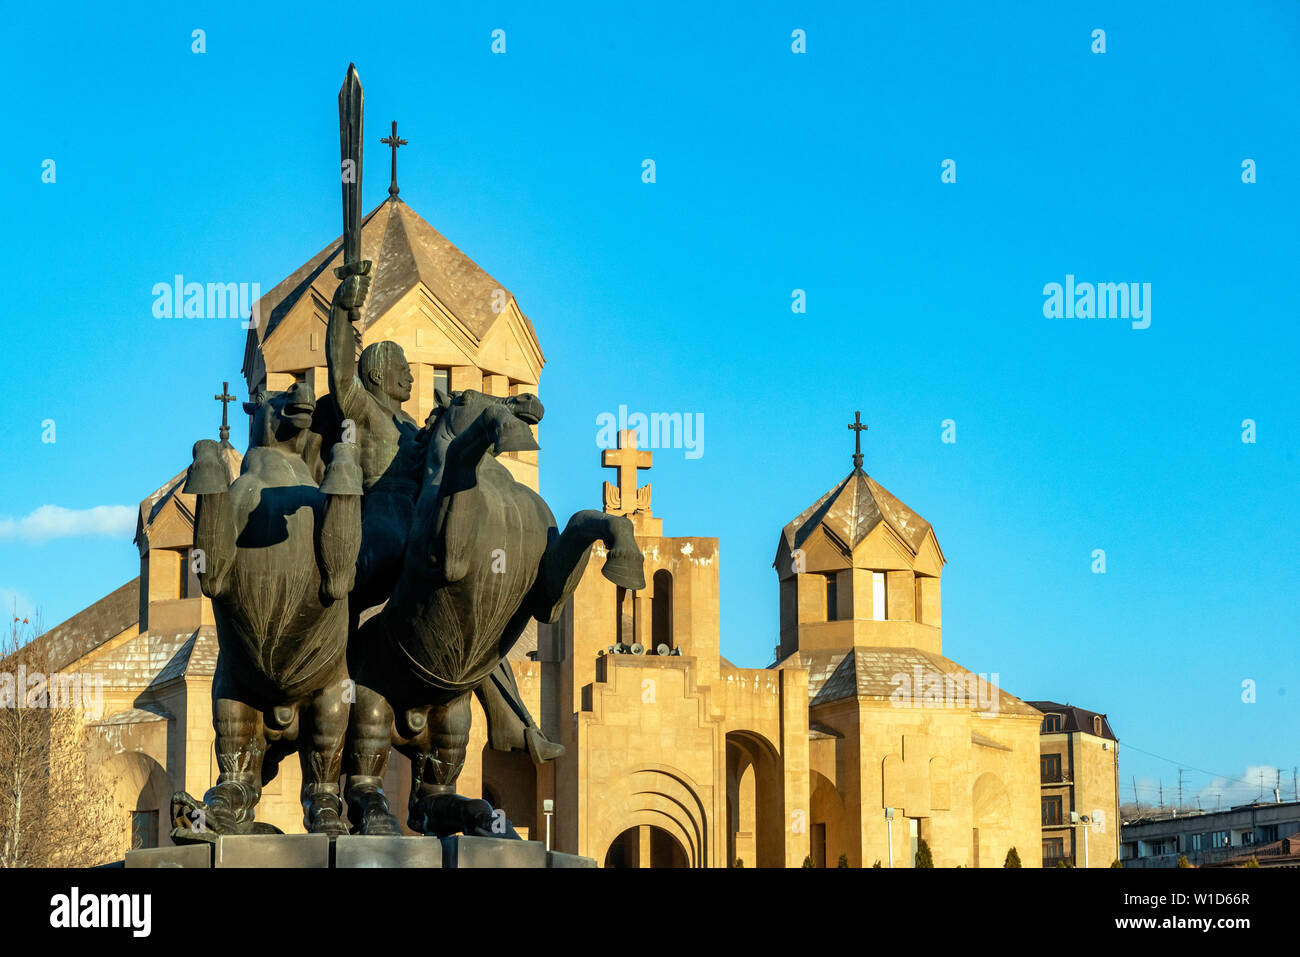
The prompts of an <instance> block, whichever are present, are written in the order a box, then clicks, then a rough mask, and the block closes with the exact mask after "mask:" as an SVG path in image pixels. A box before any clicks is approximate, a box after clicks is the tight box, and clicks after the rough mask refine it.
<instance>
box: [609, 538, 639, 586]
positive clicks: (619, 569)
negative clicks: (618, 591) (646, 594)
mask: <svg viewBox="0 0 1300 957" xmlns="http://www.w3.org/2000/svg"><path fill="white" fill-rule="evenodd" d="M600 573H601V574H602V575H604V576H605V577H606V578H608V579H609V580H610V581H612V582H613V583H614V584H615V585H618V586H620V587H622V588H626V589H628V590H629V591H640V590H641V589H642V588H645V557H644V556H643V555H642V554H641V552H640V551H637V552H635V553H629V552H627V551H624V550H622V549H618V548H615V549H612V550H611V551H610V553H609V556H608V557H607V558H606V559H605V564H604V567H602V568H601V570H600Z"/></svg>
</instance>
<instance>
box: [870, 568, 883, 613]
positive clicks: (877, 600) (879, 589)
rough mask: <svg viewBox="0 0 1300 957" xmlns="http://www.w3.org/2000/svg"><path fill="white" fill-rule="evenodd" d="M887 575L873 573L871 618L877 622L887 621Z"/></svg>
mask: <svg viewBox="0 0 1300 957" xmlns="http://www.w3.org/2000/svg"><path fill="white" fill-rule="evenodd" d="M885 614H886V611H885V573H884V572H872V573H871V617H872V618H873V619H874V620H876V621H884V620H885Z"/></svg>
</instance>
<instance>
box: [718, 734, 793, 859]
mask: <svg viewBox="0 0 1300 957" xmlns="http://www.w3.org/2000/svg"><path fill="white" fill-rule="evenodd" d="M784 803H785V795H784V790H783V787H782V780H781V758H780V757H779V756H778V755H777V753H776V749H775V748H773V747H772V745H771V744H770V743H769V742H768V741H767V739H766V738H764V737H762V736H761V735H759V734H757V733H755V732H751V731H730V732H728V733H727V858H728V859H727V866H728V867H735V866H736V861H737V860H740V861H743V862H744V866H745V867H784V866H785V863H786V862H785V832H784V829H783V828H782V826H781V825H782V819H783V816H784V811H783V807H784Z"/></svg>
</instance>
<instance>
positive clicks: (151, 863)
mask: <svg viewBox="0 0 1300 957" xmlns="http://www.w3.org/2000/svg"><path fill="white" fill-rule="evenodd" d="M214 850H215V848H214V845H212V844H182V845H179V846H177V847H146V848H142V849H141V850H138V851H127V853H126V861H125V866H126V867H211V866H212V854H213V851H214Z"/></svg>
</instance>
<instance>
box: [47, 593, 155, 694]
mask: <svg viewBox="0 0 1300 957" xmlns="http://www.w3.org/2000/svg"><path fill="white" fill-rule="evenodd" d="M139 621H140V578H139V576H136V577H135V578H133V579H131V580H130V581H129V582H127V583H126V584H125V585H122V586H121V587H120V588H116V589H114V590H113V591H111V592H109V593H108V594H107V595H105V596H104V597H103V598H101V599H100V600H99V601H97V602H95V603H94V604H93V605H89V606H87V607H86V608H83V609H82V610H81V611H79V612H77V613H76V614H75V615H73V616H72V617H71V618H69V619H68V620H67V621H64V622H62V623H61V624H58V625H55V626H54V627H53V628H51V629H50V630H49V631H47V632H45V634H43V635H40V636H38V637H36V638H34V639H32V642H31V648H32V650H33V651H34V652H36V653H38V654H40V655H42V656H48V658H47V659H44V660H47V661H48V662H49V663H48V665H47V667H48V668H49V670H50V671H59V670H61V669H63V668H66V667H67V666H68V665H70V664H72V662H74V661H76V660H77V659H78V658H81V657H82V656H84V655H87V654H89V653H90V652H92V651H94V650H95V649H96V648H98V647H99V646H100V645H102V644H103V643H104V642H106V641H108V640H109V639H110V638H115V637H117V636H118V635H120V634H122V632H124V631H126V630H127V629H128V628H130V627H131V626H132V625H134V624H137V623H138V622H139Z"/></svg>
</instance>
